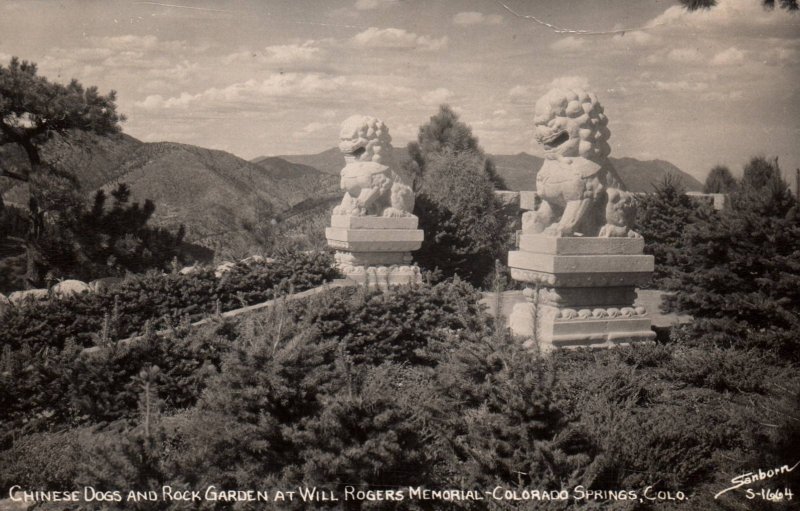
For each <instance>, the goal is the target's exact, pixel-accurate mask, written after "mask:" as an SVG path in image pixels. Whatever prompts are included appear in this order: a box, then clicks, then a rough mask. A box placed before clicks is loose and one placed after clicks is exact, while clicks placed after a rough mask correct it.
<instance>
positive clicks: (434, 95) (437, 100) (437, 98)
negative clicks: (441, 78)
mask: <svg viewBox="0 0 800 511" xmlns="http://www.w3.org/2000/svg"><path fill="white" fill-rule="evenodd" d="M451 97H453V92H452V91H450V90H448V89H445V88H444V87H439V88H438V89H436V90H432V91H429V92H427V93H425V94H423V95H422V98H421V99H422V102H423V103H426V104H428V105H440V104H442V103H445V102H447V100H448V99H450V98H451Z"/></svg>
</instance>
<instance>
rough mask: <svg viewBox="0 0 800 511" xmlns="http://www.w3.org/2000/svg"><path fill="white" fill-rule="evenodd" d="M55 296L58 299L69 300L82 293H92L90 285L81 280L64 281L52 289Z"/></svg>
mask: <svg viewBox="0 0 800 511" xmlns="http://www.w3.org/2000/svg"><path fill="white" fill-rule="evenodd" d="M52 291H53V296H57V297H58V298H67V297H70V296H74V295H79V294H81V293H84V292H85V293H88V292H90V291H91V288H90V287H89V284H87V283H86V282H83V281H80V280H74V279H69V280H64V281H61V282H59V283H58V284H56V285H55V286H53V287H52Z"/></svg>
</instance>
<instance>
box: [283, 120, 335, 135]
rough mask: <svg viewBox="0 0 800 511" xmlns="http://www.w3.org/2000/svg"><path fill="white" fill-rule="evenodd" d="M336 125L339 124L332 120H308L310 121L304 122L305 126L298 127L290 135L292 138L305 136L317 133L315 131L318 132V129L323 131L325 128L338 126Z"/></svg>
mask: <svg viewBox="0 0 800 511" xmlns="http://www.w3.org/2000/svg"><path fill="white" fill-rule="evenodd" d="M338 126H339V125H338V124H336V123H334V122H318V121H313V122H310V123H308V124H306V125H305V126H303V127H302V128H300V129H299V130H297V131H295V132H294V133H293V134H292V136H293V137H294V138H305V137H307V136H308V135H311V134H313V133H317V132H320V131H323V130H326V129H333V128H338Z"/></svg>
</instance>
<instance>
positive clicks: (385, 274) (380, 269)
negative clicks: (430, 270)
mask: <svg viewBox="0 0 800 511" xmlns="http://www.w3.org/2000/svg"><path fill="white" fill-rule="evenodd" d="M340 270H341V272H342V274H343V275H344V276H345V277H346V278H348V279H350V280H354V281H355V282H358V283H359V284H361V285H365V286H368V287H377V288H379V289H388V288H390V287H392V286H402V285H407V284H419V283H421V282H422V274H421V273H420V271H419V268H418V267H416V266H352V265H341V266H340Z"/></svg>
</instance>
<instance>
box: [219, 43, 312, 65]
mask: <svg viewBox="0 0 800 511" xmlns="http://www.w3.org/2000/svg"><path fill="white" fill-rule="evenodd" d="M323 55H324V52H323V50H322V48H320V47H319V46H318V45H317V43H316V41H311V40H309V41H306V42H304V43H302V44H279V45H274V46H267V47H266V48H264V50H263V51H260V52H252V51H239V52H235V53H231V54H230V55H228V56H226V57H225V58H224V61H225V63H226V64H231V63H234V62H241V63H253V62H254V63H258V64H285V65H288V64H296V63H301V62H311V61H315V60H319V58H320V57H322V56H323Z"/></svg>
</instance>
